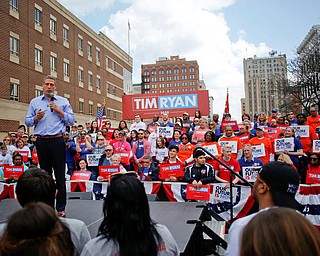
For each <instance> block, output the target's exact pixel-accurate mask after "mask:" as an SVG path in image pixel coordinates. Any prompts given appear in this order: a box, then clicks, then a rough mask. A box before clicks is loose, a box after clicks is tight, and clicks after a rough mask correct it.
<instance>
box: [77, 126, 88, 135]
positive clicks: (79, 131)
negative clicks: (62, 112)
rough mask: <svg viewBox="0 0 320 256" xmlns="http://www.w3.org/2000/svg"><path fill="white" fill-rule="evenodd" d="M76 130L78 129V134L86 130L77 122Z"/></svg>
mask: <svg viewBox="0 0 320 256" xmlns="http://www.w3.org/2000/svg"><path fill="white" fill-rule="evenodd" d="M77 130H78V134H81V133H82V132H83V131H84V132H86V131H85V130H84V128H83V125H82V124H79V125H78V127H77Z"/></svg>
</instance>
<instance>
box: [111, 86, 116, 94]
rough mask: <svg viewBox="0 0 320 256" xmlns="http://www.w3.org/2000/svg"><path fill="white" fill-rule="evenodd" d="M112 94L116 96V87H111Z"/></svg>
mask: <svg viewBox="0 0 320 256" xmlns="http://www.w3.org/2000/svg"><path fill="white" fill-rule="evenodd" d="M112 93H113V95H116V87H115V86H113V87H112Z"/></svg>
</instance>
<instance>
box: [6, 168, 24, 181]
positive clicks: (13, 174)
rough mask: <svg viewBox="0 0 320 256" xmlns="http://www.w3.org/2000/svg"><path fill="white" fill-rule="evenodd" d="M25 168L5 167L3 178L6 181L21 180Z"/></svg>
mask: <svg viewBox="0 0 320 256" xmlns="http://www.w3.org/2000/svg"><path fill="white" fill-rule="evenodd" d="M23 172H24V167H23V166H12V165H11V166H10V165H9V166H8V165H7V166H5V167H4V168H3V178H5V179H10V178H13V179H19V177H20V176H21V175H22V174H23Z"/></svg>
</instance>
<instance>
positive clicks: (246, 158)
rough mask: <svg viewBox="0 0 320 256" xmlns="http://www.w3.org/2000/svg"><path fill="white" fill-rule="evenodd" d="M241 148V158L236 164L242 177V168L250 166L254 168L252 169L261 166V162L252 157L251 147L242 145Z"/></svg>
mask: <svg viewBox="0 0 320 256" xmlns="http://www.w3.org/2000/svg"><path fill="white" fill-rule="evenodd" d="M242 148H243V157H242V158H240V159H239V160H238V163H239V165H240V168H241V171H240V174H241V175H242V176H243V174H242V168H244V167H251V166H254V167H258V166H262V165H263V162H262V161H261V159H259V158H257V157H254V156H253V154H252V146H251V145H250V144H244V145H243V146H242Z"/></svg>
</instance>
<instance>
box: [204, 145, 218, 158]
mask: <svg viewBox="0 0 320 256" xmlns="http://www.w3.org/2000/svg"><path fill="white" fill-rule="evenodd" d="M203 148H204V149H206V150H207V151H209V152H210V153H211V154H212V155H214V156H217V155H219V152H218V149H217V145H208V146H203ZM206 155H208V154H206Z"/></svg>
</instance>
